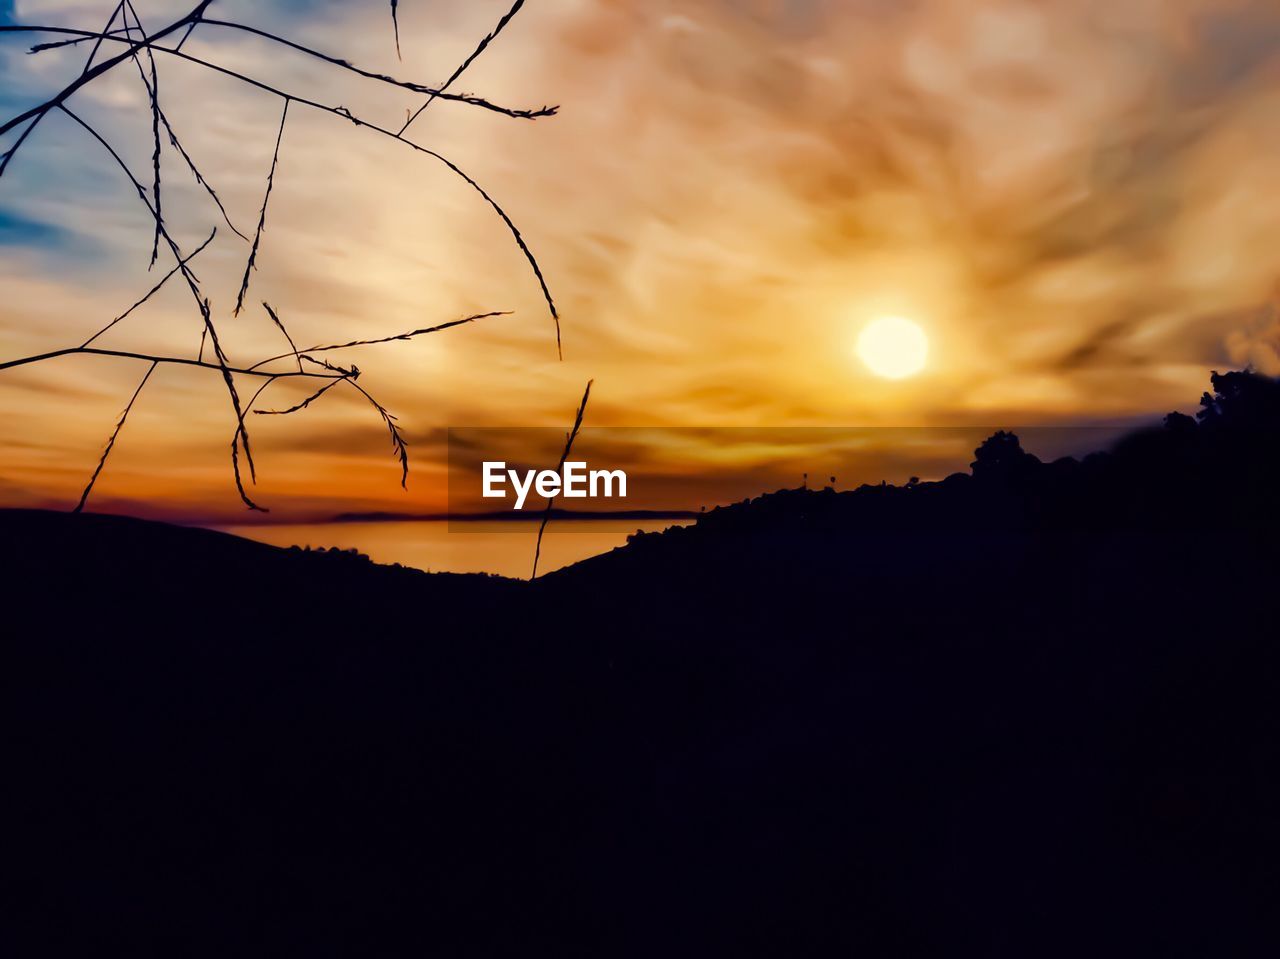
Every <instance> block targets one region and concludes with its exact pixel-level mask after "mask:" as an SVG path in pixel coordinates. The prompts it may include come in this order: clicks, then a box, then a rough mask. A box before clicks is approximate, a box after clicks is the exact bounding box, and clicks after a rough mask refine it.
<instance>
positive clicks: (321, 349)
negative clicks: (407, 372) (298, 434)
mask: <svg viewBox="0 0 1280 959" xmlns="http://www.w3.org/2000/svg"><path fill="white" fill-rule="evenodd" d="M263 306H266V304H265V303H264V304H263ZM268 309H269V307H268ZM510 315H511V313H510V311H509V310H504V311H499V312H496V313H476V314H475V315H474V316H468V317H464V318H463V319H461V320H450V321H449V322H448V323H441V324H439V325H438V326H428V327H426V328H425V329H421V330H410V331H409V332H408V333H397V334H395V335H394V336H383V337H379V338H378V339H376V340H352V341H351V342H350V343H337V344H334V345H333V346H312V347H309V348H308V349H305V350H299V349H295V350H294V351H293V352H292V353H281V354H280V355H279V356H272V357H270V358H269V359H265V360H259V361H258V362H257V363H255V364H253V369H255V370H256V369H257V368H258V367H260V366H266V365H267V364H268V363H274V362H276V360H287V359H289V358H290V357H294V356H296V357H298V358H299V359H311V357H309V356H305V355H304V354H307V353H328V352H329V351H330V350H346V349H350V348H351V347H353V346H376V345H377V344H379V343H393V342H395V341H397V340H411V339H413V338H414V337H415V336H423V335H425V334H427V333H439V332H440V331H441V330H448V329H452V328H453V327H455V326H463V325H464V324H466V323H474V322H475V321H476V320H487V319H489V318H490V317H494V316H510ZM286 335H287V334H286ZM290 345H292V343H290ZM312 362H313V363H314V362H316V361H315V360H312Z"/></svg>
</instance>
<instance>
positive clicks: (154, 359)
mask: <svg viewBox="0 0 1280 959" xmlns="http://www.w3.org/2000/svg"><path fill="white" fill-rule="evenodd" d="M80 354H83V355H85V356H114V357H117V358H120V359H129V360H146V361H147V362H148V363H175V364H177V365H179V366H195V367H199V368H200V369H203V370H217V371H218V372H219V373H221V372H223V371H224V369H225V371H226V372H227V373H234V374H236V375H237V376H260V377H265V378H266V379H280V378H282V377H286V376H303V377H310V378H314V379H323V380H329V379H340V378H346V377H350V376H351V371H349V370H341V369H338V368H337V367H332V366H326V368H327V369H330V370H334V371H335V373H336V374H337V375H336V376H326V375H325V374H323V373H313V372H308V371H302V372H299V371H297V370H285V371H284V372H277V373H272V372H269V371H267V370H259V369H253V368H245V367H241V366H226V367H223V366H222V365H221V364H219V363H208V362H206V361H205V360H193V359H191V358H190V357H187V356H161V355H157V354H155V353H139V352H136V351H134V350H104V349H102V348H100V347H97V346H68V347H66V348H64V349H61V350H50V351H49V352H48V353H39V354H37V355H35V356H23V357H20V358H19V359H16V360H5V361H4V362H3V363H0V371H3V370H11V369H15V368H17V367H19V366H30V365H31V364H32V363H43V362H45V361H46V360H54V359H57V358H58V357H60V356H77V355H80ZM317 365H321V364H317Z"/></svg>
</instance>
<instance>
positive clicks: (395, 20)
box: [391, 0, 404, 60]
mask: <svg viewBox="0 0 1280 959" xmlns="http://www.w3.org/2000/svg"><path fill="white" fill-rule="evenodd" d="M397 5H398V0H391V28H392V29H393V30H394V31H395V34H396V59H397V60H403V59H404V57H402V56H400V17H399V16H397V15H396V7H397Z"/></svg>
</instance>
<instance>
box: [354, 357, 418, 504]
mask: <svg viewBox="0 0 1280 959" xmlns="http://www.w3.org/2000/svg"><path fill="white" fill-rule="evenodd" d="M347 382H348V383H350V384H351V385H352V387H354V388H355V389H357V390H359V391H360V392H361V393H362V394H363V395H364V398H365V399H367V400H368V401H369V402H370V403H372V404H373V408H374V409H375V410H377V411H378V415H379V416H381V417H382V422H384V423H386V424H387V430H388V431H389V432H390V433H391V448H392V449H393V450H395V454H396V457H397V458H398V459H399V460H400V488H401V489H407V488H408V484H409V444H408V443H406V442H405V440H404V437H403V436H401V435H400V427H399V426H398V425H396V418H395V417H394V416H392V415H391V414H390V413H388V412H387V409H386V407H385V406H383V405H382V404H381V403H379V402H378V401H377V400H375V399H374V398H373V397H372V396H370V395H369V391H368V390H366V389H365V388H364V387H363V386H361V385H360V384H359V383H357V382H356V381H355V378H354V377H352V378H350V379H348V380H347Z"/></svg>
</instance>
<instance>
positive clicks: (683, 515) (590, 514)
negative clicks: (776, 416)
mask: <svg viewBox="0 0 1280 959" xmlns="http://www.w3.org/2000/svg"><path fill="white" fill-rule="evenodd" d="M699 515H700V514H699V513H697V512H695V511H694V510H678V509H676V510H651V509H619V510H574V509H561V508H560V507H558V506H557V507H553V508H552V509H551V510H545V509H527V510H510V509H507V510H493V511H490V512H484V513H397V512H369V513H339V514H338V515H336V516H333V517H330V518H329V520H327V522H330V523H440V522H448V523H491V522H504V523H512V522H514V523H519V522H526V523H527V522H532V523H540V522H542V520H543V517H550V519H551V520H553V521H555V522H570V523H571V522H574V521H580V520H593V521H597V520H636V521H638V522H647V521H656V520H664V519H672V520H687V519H697V518H698V516H699Z"/></svg>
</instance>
